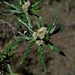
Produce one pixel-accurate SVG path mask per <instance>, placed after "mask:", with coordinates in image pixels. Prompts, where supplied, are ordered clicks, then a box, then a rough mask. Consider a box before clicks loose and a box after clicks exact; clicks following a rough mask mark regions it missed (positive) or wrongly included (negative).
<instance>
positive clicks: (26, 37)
mask: <svg viewBox="0 0 75 75" xmlns="http://www.w3.org/2000/svg"><path fill="white" fill-rule="evenodd" d="M13 38H16V39H20V40H22V39H24V40H31V39H32V37H29V36H26V35H25V36H15V37H13Z"/></svg>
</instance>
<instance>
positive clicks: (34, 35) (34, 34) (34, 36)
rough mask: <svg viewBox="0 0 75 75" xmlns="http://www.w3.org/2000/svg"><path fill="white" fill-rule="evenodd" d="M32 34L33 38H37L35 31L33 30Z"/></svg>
mask: <svg viewBox="0 0 75 75" xmlns="http://www.w3.org/2000/svg"><path fill="white" fill-rule="evenodd" d="M32 36H33V38H34V39H35V40H36V39H37V33H36V32H34V33H33V35H32Z"/></svg>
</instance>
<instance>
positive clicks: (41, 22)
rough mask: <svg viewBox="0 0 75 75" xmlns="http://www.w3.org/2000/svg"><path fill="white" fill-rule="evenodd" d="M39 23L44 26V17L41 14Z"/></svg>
mask: <svg viewBox="0 0 75 75" xmlns="http://www.w3.org/2000/svg"><path fill="white" fill-rule="evenodd" d="M39 25H40V27H43V26H44V23H43V19H42V17H41V16H40V17H39Z"/></svg>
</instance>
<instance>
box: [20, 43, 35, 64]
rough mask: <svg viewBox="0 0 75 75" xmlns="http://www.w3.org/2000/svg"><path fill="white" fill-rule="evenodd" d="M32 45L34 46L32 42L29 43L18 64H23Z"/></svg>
mask: <svg viewBox="0 0 75 75" xmlns="http://www.w3.org/2000/svg"><path fill="white" fill-rule="evenodd" d="M33 44H34V42H31V43H30V45H29V46H28V48H27V50H26V51H25V52H24V54H23V56H22V59H21V62H20V64H22V63H23V62H24V60H25V58H26V57H27V56H28V54H29V52H30V49H31V48H32V46H33Z"/></svg>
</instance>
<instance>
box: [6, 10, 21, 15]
mask: <svg viewBox="0 0 75 75" xmlns="http://www.w3.org/2000/svg"><path fill="white" fill-rule="evenodd" d="M6 11H9V12H12V13H17V14H19V13H22V11H20V10H11V9H9V10H6Z"/></svg>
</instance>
